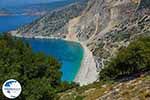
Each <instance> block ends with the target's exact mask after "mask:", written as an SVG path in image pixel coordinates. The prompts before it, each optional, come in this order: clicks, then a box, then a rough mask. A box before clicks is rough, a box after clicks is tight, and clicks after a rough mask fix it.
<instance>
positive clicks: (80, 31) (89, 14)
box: [18, 0, 150, 68]
mask: <svg viewBox="0 0 150 100" xmlns="http://www.w3.org/2000/svg"><path fill="white" fill-rule="evenodd" d="M84 4H85V5H86V6H84V5H83V4H81V5H80V4H77V5H72V6H69V7H67V8H64V9H62V10H58V11H54V12H53V13H51V14H49V15H47V16H44V17H43V18H41V19H40V20H38V21H36V22H34V23H33V24H31V25H29V26H26V27H25V28H22V29H19V30H18V34H22V33H25V34H24V35H25V36H26V35H27V36H28V35H29V36H39V35H40V36H53V37H60V38H68V39H71V40H79V41H81V42H83V43H84V44H85V45H87V47H88V48H89V50H91V52H92V53H93V56H94V59H95V62H96V63H97V65H96V66H97V68H102V67H104V66H105V65H106V64H107V62H109V59H110V58H111V57H113V56H115V54H116V52H117V51H118V49H120V48H121V47H122V46H127V45H128V44H129V43H130V41H132V40H133V39H135V38H136V37H137V36H141V35H150V8H149V7H150V1H149V0H88V3H87V4H86V3H84ZM45 19H46V20H45Z"/></svg>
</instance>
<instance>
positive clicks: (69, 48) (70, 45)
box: [0, 0, 83, 81]
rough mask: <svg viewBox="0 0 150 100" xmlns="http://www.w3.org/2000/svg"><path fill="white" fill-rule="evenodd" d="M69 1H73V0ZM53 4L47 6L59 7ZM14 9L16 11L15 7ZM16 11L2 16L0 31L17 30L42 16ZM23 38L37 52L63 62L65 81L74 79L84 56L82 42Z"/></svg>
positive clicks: (62, 69)
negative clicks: (22, 13)
mask: <svg viewBox="0 0 150 100" xmlns="http://www.w3.org/2000/svg"><path fill="white" fill-rule="evenodd" d="M68 1H69V0H68ZM72 1H75V0H72ZM69 2H70V3H71V1H69ZM57 3H58V2H57ZM65 4H66V5H67V4H69V3H68V2H67V1H65V2H63V4H60V5H65ZM53 5H58V4H53ZM53 5H51V6H48V4H46V7H52V9H55V8H58V6H55V7H54V6H53ZM34 6H35V5H34ZM38 6H39V5H38ZM42 6H44V5H42ZM36 7H37V6H36ZM59 7H60V6H59ZM28 8H30V7H28ZM31 8H32V7H31ZM38 8H39V7H38ZM44 9H45V8H44ZM16 10H17V9H16ZM12 11H14V9H13V10H12ZM16 12H17V15H15V16H12V15H11V16H0V32H8V31H11V30H16V29H17V28H19V27H21V26H23V25H26V24H29V23H31V22H33V21H34V20H36V19H37V18H39V17H40V16H27V15H26V16H25V15H21V14H20V15H19V13H18V12H20V11H14V13H16ZM11 13H12V12H11ZM23 40H24V41H25V42H28V43H29V44H30V45H31V47H32V49H33V51H34V52H35V53H36V52H43V53H44V54H46V55H52V56H54V57H56V58H57V59H58V60H59V62H61V63H62V68H61V71H62V72H63V76H62V80H64V81H73V80H74V78H75V76H76V74H77V72H78V70H79V68H80V65H81V61H82V58H83V48H82V47H81V45H80V44H78V43H74V42H68V41H64V40H56V39H49V40H48V39H23Z"/></svg>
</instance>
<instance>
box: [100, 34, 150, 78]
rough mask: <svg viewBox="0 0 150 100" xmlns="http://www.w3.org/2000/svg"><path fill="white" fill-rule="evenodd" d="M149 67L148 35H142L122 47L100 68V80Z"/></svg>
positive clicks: (149, 38)
mask: <svg viewBox="0 0 150 100" xmlns="http://www.w3.org/2000/svg"><path fill="white" fill-rule="evenodd" d="M148 69H150V37H142V38H139V39H137V40H135V41H134V42H132V43H130V44H129V46H128V47H127V48H123V49H121V50H120V51H119V52H118V55H117V56H116V57H115V58H113V59H112V60H111V62H110V63H109V64H108V66H107V67H105V68H104V69H102V70H101V72H100V74H99V75H100V80H111V79H115V78H117V77H119V76H122V75H129V74H131V73H134V72H137V71H140V70H148Z"/></svg>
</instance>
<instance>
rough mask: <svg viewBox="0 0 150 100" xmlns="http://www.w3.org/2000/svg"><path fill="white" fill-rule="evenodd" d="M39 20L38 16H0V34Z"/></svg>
mask: <svg viewBox="0 0 150 100" xmlns="http://www.w3.org/2000/svg"><path fill="white" fill-rule="evenodd" d="M37 18H39V17H38V16H23V15H16V16H0V32H8V31H11V30H15V29H17V28H19V27H21V26H23V25H26V24H29V23H31V22H32V21H34V20H36V19H37Z"/></svg>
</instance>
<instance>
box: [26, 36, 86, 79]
mask: <svg viewBox="0 0 150 100" xmlns="http://www.w3.org/2000/svg"><path fill="white" fill-rule="evenodd" d="M24 40H25V41H26V42H27V43H29V44H30V45H31V47H32V48H33V51H34V52H43V53H45V54H46V55H52V56H54V57H56V58H57V59H58V60H59V61H60V62H61V63H62V68H61V71H62V72H63V77H62V80H67V81H72V80H74V78H75V76H76V74H77V72H78V70H79V68H80V65H81V61H82V58H83V48H82V46H81V45H80V44H79V43H75V42H68V41H64V40H60V39H44V40H43V39H24Z"/></svg>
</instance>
